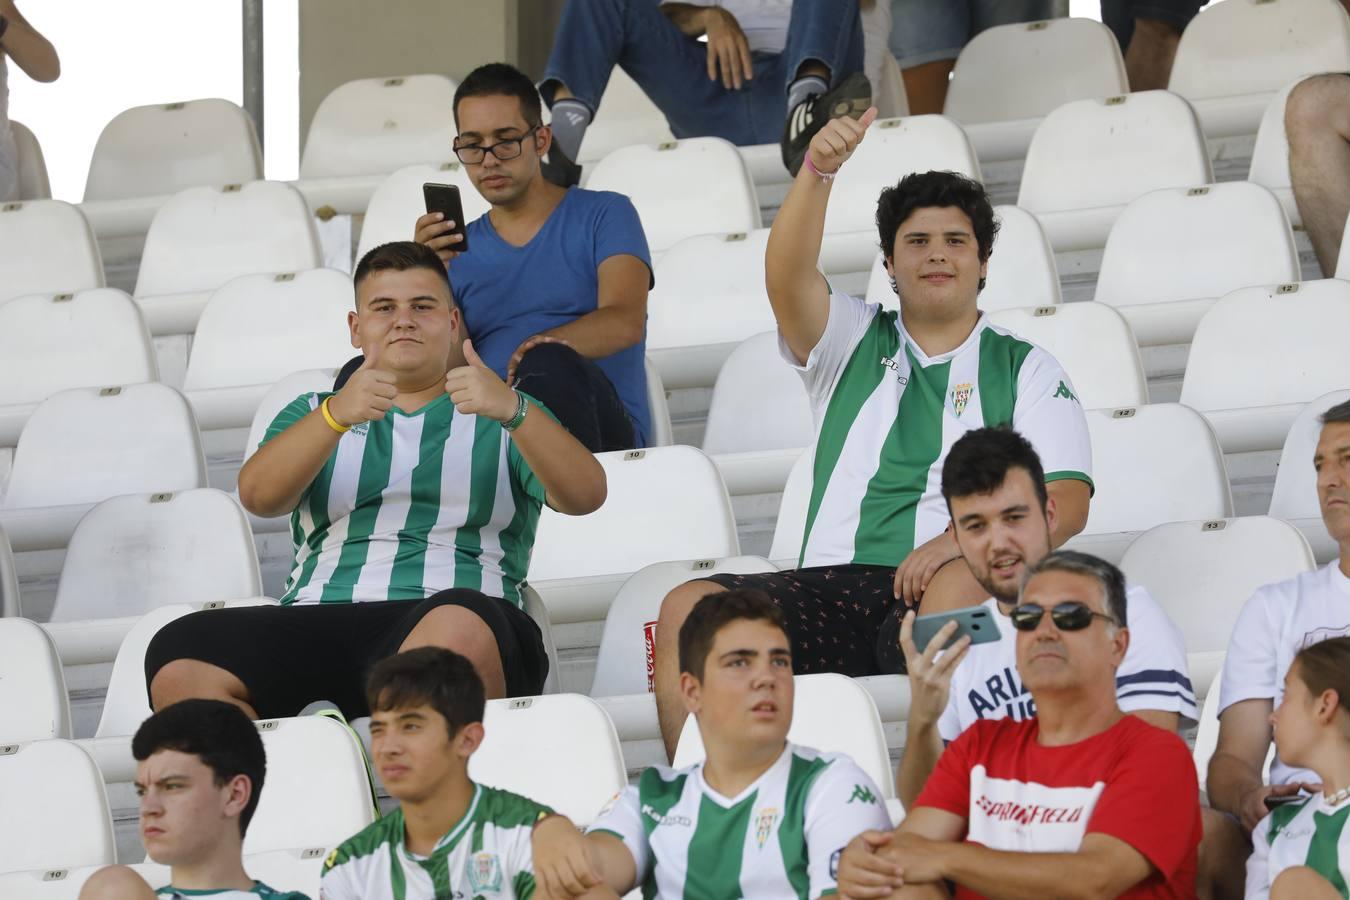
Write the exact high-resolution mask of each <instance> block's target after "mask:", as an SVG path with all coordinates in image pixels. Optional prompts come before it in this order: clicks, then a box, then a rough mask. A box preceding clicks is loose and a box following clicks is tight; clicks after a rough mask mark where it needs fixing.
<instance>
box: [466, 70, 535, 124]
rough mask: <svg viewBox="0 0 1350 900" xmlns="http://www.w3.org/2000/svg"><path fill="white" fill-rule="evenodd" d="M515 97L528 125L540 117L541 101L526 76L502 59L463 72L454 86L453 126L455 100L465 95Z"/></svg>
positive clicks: (532, 83) (522, 116) (521, 114)
mask: <svg viewBox="0 0 1350 900" xmlns="http://www.w3.org/2000/svg"><path fill="white" fill-rule="evenodd" d="M492 96H506V97H515V98H516V99H517V100H519V101H520V117H521V118H522V119H524V120H525V124H526V125H527V126H529V127H530V128H538V127H539V126H540V125H541V124H543V121H544V105H543V101H542V100H540V98H539V91H538V90H536V89H535V86H534V82H533V81H530V77H529V76H528V75H526V74H525V73H524V72H522V71H520V70H519V69H517V68H516V67H515V66H510V65H507V64H506V63H488V64H487V65H484V66H479V67H478V68H476V69H474V70H473V71H472V72H470V73H469V74H468V75H467V76H465V78H464V80H463V81H461V82H460V83H459V87H457V88H455V128H456V129H458V128H459V101H461V100H463V99H464V98H465V97H492Z"/></svg>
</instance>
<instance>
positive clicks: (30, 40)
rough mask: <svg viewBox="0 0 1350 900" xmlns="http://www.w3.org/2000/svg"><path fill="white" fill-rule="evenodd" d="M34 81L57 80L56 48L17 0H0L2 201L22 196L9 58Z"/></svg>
mask: <svg viewBox="0 0 1350 900" xmlns="http://www.w3.org/2000/svg"><path fill="white" fill-rule="evenodd" d="M10 57H13V58H14V62H15V63H17V64H18V66H19V68H20V69H23V71H24V73H25V74H26V75H27V76H28V77H29V78H31V79H33V80H34V81H55V80H56V79H57V77H58V76H59V75H60V74H61V61H60V60H59V59H58V58H57V56H56V48H54V47H53V46H52V44H51V41H49V40H47V39H46V38H45V37H43V36H42V35H41V34H40V33H39V32H38V30H37V29H36V28H34V27H33V26H32V25H29V24H28V20H27V19H25V18H24V17H23V16H22V15H20V14H19V10H18V9H17V8H15V6H14V0H0V202H4V201H6V200H17V199H18V196H19V160H18V151H17V150H16V149H15V147H14V134H13V133H12V131H11V130H10V127H9V86H8V77H9V72H8V60H9V58H10Z"/></svg>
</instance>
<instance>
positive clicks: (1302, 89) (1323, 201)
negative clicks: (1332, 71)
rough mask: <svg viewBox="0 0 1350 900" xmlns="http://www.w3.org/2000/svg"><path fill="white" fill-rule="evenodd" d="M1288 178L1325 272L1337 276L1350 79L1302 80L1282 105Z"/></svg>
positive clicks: (1348, 196)
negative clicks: (1287, 155) (1287, 147)
mask: <svg viewBox="0 0 1350 900" xmlns="http://www.w3.org/2000/svg"><path fill="white" fill-rule="evenodd" d="M1284 130H1285V133H1286V134H1287V135H1288V136H1289V179H1290V181H1291V182H1292V183H1293V186H1294V200H1295V202H1297V203H1298V213H1299V215H1300V216H1301V217H1302V218H1303V227H1304V229H1306V230H1307V232H1308V238H1309V239H1310V240H1311V241H1312V245H1313V250H1314V251H1315V252H1316V253H1317V264H1318V265H1319V266H1321V268H1322V275H1323V276H1324V277H1326V278H1331V277H1332V276H1333V275H1335V269H1336V259H1337V256H1338V255H1339V254H1340V250H1341V240H1342V238H1343V237H1344V236H1345V218H1346V216H1347V215H1348V214H1350V77H1346V76H1345V75H1318V76H1316V77H1315V78H1309V79H1307V80H1306V81H1302V82H1300V83H1299V85H1298V86H1297V87H1295V88H1294V89H1293V91H1291V92H1290V94H1289V102H1288V103H1287V104H1286V105H1285V108H1284Z"/></svg>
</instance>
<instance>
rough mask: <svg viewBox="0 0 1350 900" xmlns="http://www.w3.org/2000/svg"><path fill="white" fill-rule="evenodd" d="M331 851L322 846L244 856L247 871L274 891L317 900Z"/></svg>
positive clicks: (250, 875) (329, 848)
mask: <svg viewBox="0 0 1350 900" xmlns="http://www.w3.org/2000/svg"><path fill="white" fill-rule="evenodd" d="M332 849H333V848H332V847H323V846H319V847H301V848H297V849H294V850H271V851H267V852H264V853H250V854H248V855H247V856H245V857H244V871H246V872H248V874H249V877H250V878H254V879H256V880H258V881H261V882H262V883H263V884H265V885H267V886H268V887H270V888H272V889H273V890H274V891H279V892H281V893H283V894H284V893H285V892H287V891H295V892H296V893H299V894H304V895H305V896H306V897H318V896H319V890H320V888H319V882H320V881H321V880H322V879H323V863H324V859H325V858H326V857H327V856H328V854H329V852H330V851H332Z"/></svg>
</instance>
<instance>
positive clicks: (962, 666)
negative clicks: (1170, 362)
mask: <svg viewBox="0 0 1350 900" xmlns="http://www.w3.org/2000/svg"><path fill="white" fill-rule="evenodd" d="M942 494H943V497H944V498H945V499H946V501H947V509H948V511H949V512H950V513H951V528H952V532H953V536H954V537H955V538H956V543H957V546H958V547H959V548H960V550H961V554H962V557H963V558H964V559H965V560H966V562H967V563H968V564H969V566H970V571H971V573H972V574H974V576H975V578H976V580H977V581H979V582H980V585H981V586H982V587H984V589H985V590H987V591H988V592H989V595H990V597H989V599H988V600H986V601H985V603H984V607H985V608H986V609H988V610H989V611H990V612H991V613H992V614H993V615H992V617H991V618H992V619H993V620H994V622H995V623H996V624H997V625H998V629H999V632H1000V639H999V640H998V641H994V642H991V643H987V644H976V645H973V646H972V645H970V644H969V643H968V640H967V639H966V638H962V639H961V640H960V641H958V642H957V645H956V646H955V647H953V648H952V650H951V652H948V653H945V654H943V655H942V656H941V657H938V652H939V650H940V649H941V648H942V647H943V646H945V645H946V643H947V642H948V641H949V640H950V639H951V636H952V634H954V633H955V631H956V624H955V623H948V624H947V625H945V626H944V627H943V630H941V631H939V632H938V634H937V635H936V636H935V637H934V638H933V639H932V640H931V641H930V642H929V644H928V646H926V647H923V648H917V647H916V646H915V644H914V640H913V637H912V635H913V628H914V614H913V613H910V614H908V615H906V616H905V618H904V620H903V621H899V622H896V621H892V623H891V628H890V629H889V630H888V631H883V634H882V640H881V641H880V642H879V643H881V644H882V645H884V646H887V647H888V648H890V650H891V652H894V653H896V654H899V653H901V652H903V653H904V657H905V664H906V668H905V670H904V671H907V672H908V673H909V686H910V697H911V700H910V704H911V705H910V715H909V719H908V722H907V725H906V739H905V752H904V755H903V756H902V757H901V760H900V768H899V770H898V772H897V775H896V785H897V788H898V790H899V795H900V800H901V802H902V803H904V804H906V805H907V806H909V805H912V804H913V803H914V799H915V798H916V797H917V796H918V795H919V791H921V790H922V789H923V786H924V782H925V781H926V780H927V779H928V776H929V773H931V772H932V771H933V767H934V766H935V765H936V764H937V761H938V757H939V756H940V755H941V754H942V748H943V745H944V744H947V743H950V742H951V741H954V740H956V738H957V736H958V735H960V734H961V733H962V732H963V731H965V730H966V729H967V728H969V727H970V726H971V725H972V724H974V723H975V722H978V721H980V720H981V719H997V718H1003V717H1005V716H1007V717H1010V718H1013V719H1026V718H1029V717H1031V716H1034V715H1035V714H1036V704H1035V701H1034V700H1033V698H1032V696H1031V694H1030V693H1029V686H1028V685H1027V684H1026V683H1025V682H1024V680H1023V679H1022V678H1020V677H1019V675H1018V671H1017V653H1016V641H1015V637H1016V632H1015V630H1014V629H1015V628H1016V627H1017V620H1016V618H1015V616H1014V617H1011V618H1010V616H1011V615H1012V614H1013V613H1015V611H1016V606H1017V602H1018V600H1017V593H1018V587H1019V585H1020V584H1021V580H1022V575H1023V573H1024V571H1025V570H1026V568H1027V567H1028V566H1031V565H1034V564H1036V563H1038V562H1040V560H1041V559H1043V558H1044V557H1045V556H1046V554H1048V553H1049V552H1050V547H1051V540H1050V535H1051V533H1052V532H1053V531H1054V526H1055V517H1056V515H1057V510H1056V506H1055V500H1054V498H1053V497H1051V496H1050V495H1049V494H1048V492H1047V491H1046V488H1045V473H1044V472H1043V471H1042V470H1041V460H1040V457H1039V456H1037V455H1036V451H1035V449H1033V448H1032V446H1031V443H1030V442H1029V441H1027V439H1026V438H1024V437H1022V435H1020V434H1018V433H1017V432H1016V431H1014V430H1012V429H1011V428H980V429H976V430H975V431H971V432H968V433H967V434H966V435H964V436H963V437H962V438H961V439H960V440H958V441H957V442H956V443H955V444H953V445H952V449H951V450H950V451H949V452H948V454H947V459H946V461H945V462H944V463H943V467H942ZM1125 596H1126V606H1127V607H1128V608H1129V617H1130V634H1131V635H1133V637H1134V640H1132V641H1130V645H1129V648H1128V649H1127V650H1126V651H1125V657H1124V660H1123V661H1122V662H1121V665H1120V669H1119V670H1118V671H1117V672H1116V701H1117V703H1118V705H1119V706H1120V708H1121V709H1122V710H1124V711H1125V712H1127V713H1133V714H1134V715H1137V716H1139V717H1140V718H1142V719H1143V720H1144V721H1146V722H1148V723H1150V724H1152V725H1156V726H1158V727H1159V728H1164V729H1166V730H1168V731H1176V730H1177V727H1178V725H1179V720H1180V719H1182V718H1185V719H1188V720H1192V721H1193V720H1195V719H1196V716H1197V711H1196V706H1195V692H1194V690H1193V689H1192V687H1191V681H1190V677H1189V675H1188V673H1187V666H1186V645H1185V642H1184V641H1183V639H1182V636H1181V632H1180V630H1178V629H1177V627H1176V626H1175V625H1174V624H1172V622H1171V620H1170V619H1168V618H1167V614H1166V613H1164V612H1163V611H1162V609H1161V608H1160V607H1159V606H1158V604H1157V603H1156V602H1155V601H1154V600H1153V598H1152V597H1150V596H1149V594H1148V592H1147V591H1146V590H1145V589H1144V588H1143V587H1141V586H1139V585H1133V586H1131V587H1130V588H1129V589H1128V590H1127V591H1126V595H1125ZM1078 615H1080V616H1081V615H1082V613H1081V612H1080V613H1078ZM1066 621H1081V622H1082V623H1083V624H1087V620H1085V619H1078V620H1072V619H1069V620H1066ZM897 638H898V640H897Z"/></svg>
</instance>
